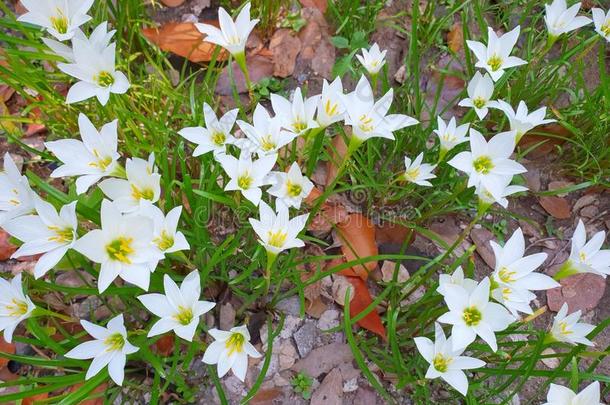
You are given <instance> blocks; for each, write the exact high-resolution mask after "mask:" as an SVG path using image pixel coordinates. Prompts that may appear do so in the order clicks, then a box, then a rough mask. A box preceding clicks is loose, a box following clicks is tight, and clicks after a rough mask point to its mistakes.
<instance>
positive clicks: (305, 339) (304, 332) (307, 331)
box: [294, 321, 317, 357]
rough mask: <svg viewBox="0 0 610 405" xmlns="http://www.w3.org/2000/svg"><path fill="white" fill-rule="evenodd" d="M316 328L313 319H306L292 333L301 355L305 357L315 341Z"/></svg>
mask: <svg viewBox="0 0 610 405" xmlns="http://www.w3.org/2000/svg"><path fill="white" fill-rule="evenodd" d="M316 336H317V330H316V324H315V323H314V322H313V321H306V322H305V324H304V325H303V326H301V328H300V329H299V330H297V331H296V332H295V334H294V341H295V343H296V345H297V350H298V351H299V354H300V355H301V357H305V356H307V355H308V354H309V352H311V350H312V349H313V345H314V343H315V341H316Z"/></svg>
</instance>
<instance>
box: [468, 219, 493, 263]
mask: <svg viewBox="0 0 610 405" xmlns="http://www.w3.org/2000/svg"><path fill="white" fill-rule="evenodd" d="M470 239H472V241H473V242H474V244H475V246H476V249H477V253H478V254H479V255H481V258H482V259H483V260H484V261H485V263H486V264H487V265H488V266H489V267H491V268H492V269H493V268H494V267H495V266H496V257H495V255H494V253H493V250H492V249H491V245H490V244H489V241H491V240H493V239H494V235H493V234H492V233H491V232H490V231H488V230H487V229H486V228H481V229H473V230H472V231H470Z"/></svg>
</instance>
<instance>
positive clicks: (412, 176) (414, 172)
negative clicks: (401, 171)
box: [405, 167, 420, 181]
mask: <svg viewBox="0 0 610 405" xmlns="http://www.w3.org/2000/svg"><path fill="white" fill-rule="evenodd" d="M419 173H420V170H419V167H414V168H413V169H409V170H407V171H405V178H406V179H407V180H411V181H415V180H417V178H418V177H419Z"/></svg>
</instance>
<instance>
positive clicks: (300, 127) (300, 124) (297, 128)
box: [292, 118, 307, 132]
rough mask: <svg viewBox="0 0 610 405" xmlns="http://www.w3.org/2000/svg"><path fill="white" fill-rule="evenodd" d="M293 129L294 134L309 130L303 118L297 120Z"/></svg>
mask: <svg viewBox="0 0 610 405" xmlns="http://www.w3.org/2000/svg"><path fill="white" fill-rule="evenodd" d="M292 128H293V129H294V132H301V131H304V130H305V128H307V124H305V123H304V122H303V121H302V120H301V118H297V119H296V121H295V122H294V123H293V124H292Z"/></svg>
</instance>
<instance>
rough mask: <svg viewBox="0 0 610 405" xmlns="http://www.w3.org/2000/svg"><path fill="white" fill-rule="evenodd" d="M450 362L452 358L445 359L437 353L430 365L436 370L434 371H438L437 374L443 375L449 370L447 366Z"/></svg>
mask: <svg viewBox="0 0 610 405" xmlns="http://www.w3.org/2000/svg"><path fill="white" fill-rule="evenodd" d="M452 361H453V358H451V357H445V356H443V355H442V354H440V353H439V354H437V355H436V356H434V360H433V361H432V364H433V365H434V368H435V369H436V371H438V372H439V373H444V372H446V371H447V370H448V369H449V364H451V362H452Z"/></svg>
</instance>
